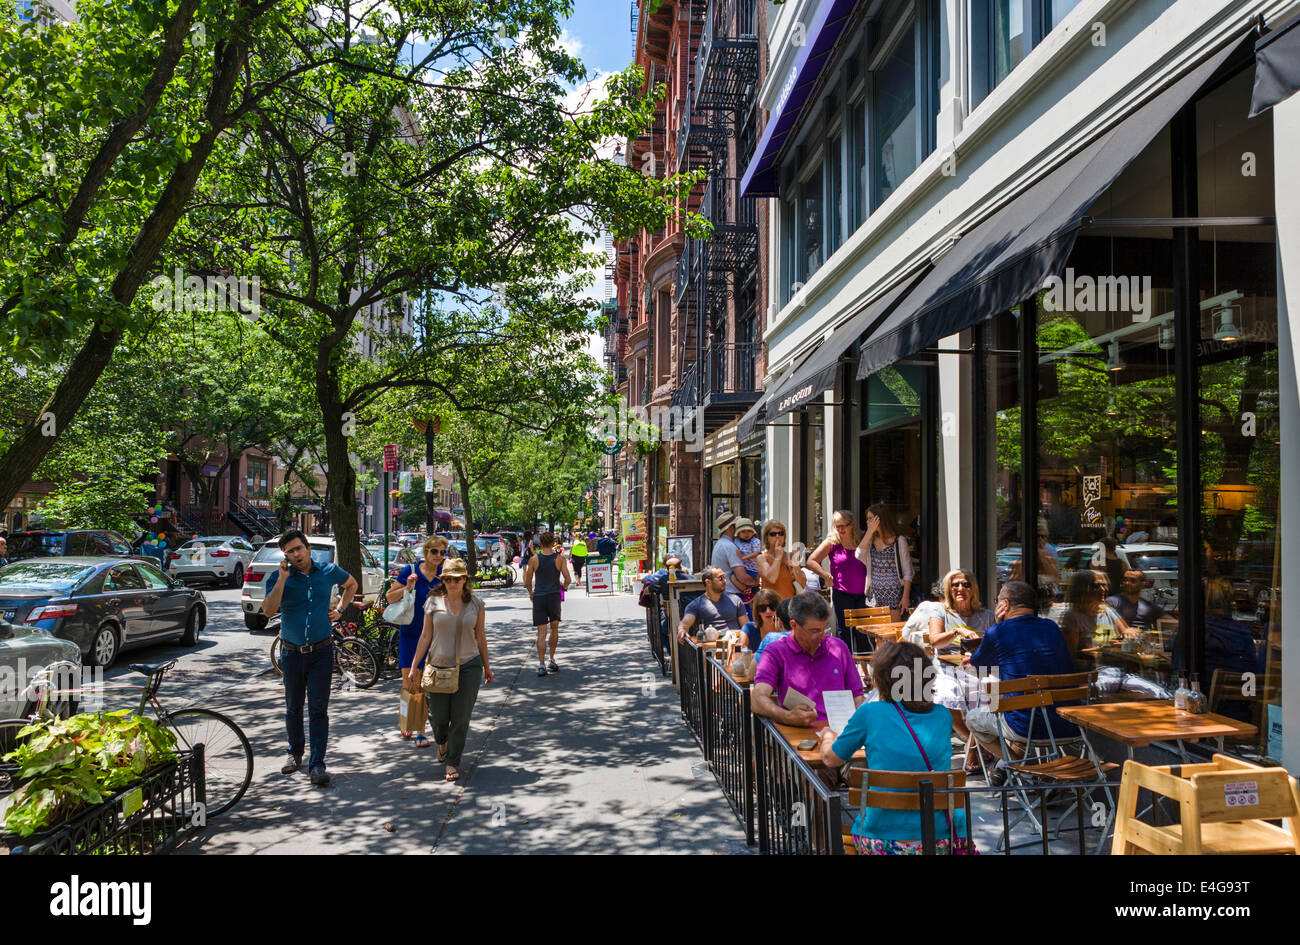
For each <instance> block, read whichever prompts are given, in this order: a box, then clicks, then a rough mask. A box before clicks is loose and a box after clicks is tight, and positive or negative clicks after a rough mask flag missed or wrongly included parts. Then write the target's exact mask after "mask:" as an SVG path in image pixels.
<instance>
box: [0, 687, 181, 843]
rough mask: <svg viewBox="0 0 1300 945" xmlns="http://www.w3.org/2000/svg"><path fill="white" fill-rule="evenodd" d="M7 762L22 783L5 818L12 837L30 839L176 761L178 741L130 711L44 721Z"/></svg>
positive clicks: (23, 735)
mask: <svg viewBox="0 0 1300 945" xmlns="http://www.w3.org/2000/svg"><path fill="white" fill-rule="evenodd" d="M18 737H19V738H20V739H22V742H21V744H19V745H18V747H17V748H15V749H14V750H13V751H11V752H9V753H8V754H7V755H5V756H4V760H5V761H11V762H16V763H17V764H18V774H17V779H18V780H19V781H20V782H25V783H23V785H22V787H20V788H19V789H18V791H17V792H16V795H15V801H14V803H13V805H12V806H11V807H10V808H9V809H8V810H7V811H6V812H5V820H4V829H5V831H6V832H7V833H13V834H17V835H18V836H20V837H28V836H31V835H32V834H34V833H39V832H41V831H44V830H48V829H50V828H51V827H54V826H56V825H57V824H59V823H61V822H63V821H64V820H66V819H68V818H69V817H71V816H72V815H73V814H75V813H77V811H79V810H81V809H82V808H83V807H85V806H86V805H88V804H98V803H100V802H101V801H103V800H104V799H105V798H106V797H109V796H110V795H112V794H113V793H114V792H115V791H117V790H118V789H120V788H123V787H126V786H127V785H128V784H131V783H132V782H134V781H138V780H139V779H140V778H141V777H142V776H143V775H144V774H145V772H147V771H149V770H150V769H152V768H155V767H157V766H158V765H160V764H163V763H164V762H168V761H174V760H175V759H176V751H175V748H176V736H175V735H173V734H172V732H171V731H169V730H168V729H166V728H163V727H162V726H161V725H159V724H158V723H157V722H156V721H154V720H153V719H149V718H144V717H143V716H139V715H135V714H133V713H132V712H131V710H129V709H123V710H121V711H118V712H96V713H83V714H81V715H74V716H72V717H70V718H67V719H41V720H39V721H36V722H33V723H32V724H30V725H27V726H25V727H24V728H22V729H21V730H20V731H19V732H18Z"/></svg>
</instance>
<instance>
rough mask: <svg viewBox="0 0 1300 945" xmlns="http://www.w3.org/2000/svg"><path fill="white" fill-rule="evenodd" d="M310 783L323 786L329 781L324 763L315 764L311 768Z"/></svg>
mask: <svg viewBox="0 0 1300 945" xmlns="http://www.w3.org/2000/svg"><path fill="white" fill-rule="evenodd" d="M311 783H312V784H314V785H316V786H317V787H325V786H326V785H327V784H329V783H330V775H329V772H328V771H326V770H325V766H324V765H315V766H313V767H312V769H311Z"/></svg>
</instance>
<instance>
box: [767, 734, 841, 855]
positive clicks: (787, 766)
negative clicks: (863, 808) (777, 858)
mask: <svg viewBox="0 0 1300 945" xmlns="http://www.w3.org/2000/svg"><path fill="white" fill-rule="evenodd" d="M753 719H754V780H755V787H756V789H757V794H758V852H760V853H803V854H818V855H827V856H834V855H839V854H842V853H844V830H843V828H844V824H843V822H842V820H843V798H841V796H840V795H839V794H838V793H837V792H835V791H833V790H832V789H831V788H830V787H828V786H827V785H826V783H825V782H824V781H823V780H822V779H821V777H820V776H819V775H818V773H817V771H815V770H814V769H813V768H812V766H811V765H809V764H808V763H807V762H806V761H804V760H803V759H802V758H800V757H799V752H798V751H796V750H795V748H794V747H793V746H792V745H791V744H790V743H789V742H788V741H786V739H785V736H783V735H782V734H781V733H780V732H779V731H777V729H776V726H775V725H773V724H772V721H771V720H770V719H765V718H760V717H758V716H754V717H753Z"/></svg>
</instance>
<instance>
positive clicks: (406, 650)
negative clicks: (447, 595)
mask: <svg viewBox="0 0 1300 945" xmlns="http://www.w3.org/2000/svg"><path fill="white" fill-rule="evenodd" d="M421 551H422V552H423V554H424V557H423V558H421V559H420V560H419V561H417V562H415V564H408V565H406V567H404V568H402V570H401V571H399V572H397V580H396V582H395V583H394V584H393V586H392V587H390V588H389V589H388V593H387V594H385V595H384V596H385V598H386V599H387V601H388V603H390V604H395V603H397V602H398V601H399V600H401V599H402V595H403V594H405V593H406V590H407V588H414V589H415V613H414V614H413V615H412V617H411V622H410V623H408V624H406V625H405V626H403V627H402V628H401V629H400V630H399V631H398V634H397V666H398V669H399V670H400V671H401V673H402V678H403V679H405V678H406V671H407V670H408V669H410V668H411V661H412V658H413V657H414V656H415V645H416V644H417V643H418V642H419V641H420V632H421V631H422V630H423V629H424V603H425V601H426V600H428V598H429V592H430V591H431V590H433V589H434V588H435V587H439V586H440V585H441V584H442V581H441V580H440V578H439V575H441V574H442V565H443V562H444V561H445V560H446V557H447V539H445V538H443V537H442V536H441V535H431V536H429V537H428V538H426V539H425V540H424V545H423V546H422V547H421ZM420 669H424V661H423V660H421V661H420ZM419 690H420V687H419V686H416V687H415V688H414V689H412V690H411V691H412V692H419ZM401 735H402V737H403V738H410V737H411V733H410V732H402V733H401ZM415 747H416V748H428V747H429V739H428V738H426V737H425V736H424V735H423V734H420V735H416V736H415Z"/></svg>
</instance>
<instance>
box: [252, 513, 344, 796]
mask: <svg viewBox="0 0 1300 945" xmlns="http://www.w3.org/2000/svg"><path fill="white" fill-rule="evenodd" d="M279 545H280V550H281V551H283V552H284V560H282V561H281V562H280V567H279V569H278V570H276V571H272V572H271V573H270V574H269V575H268V576H267V586H266V600H264V601H263V602H262V613H264V614H266V616H267V617H274V616H275V614H276V612H277V611H281V612H282V613H283V616H281V618H280V649H281V655H280V671H281V672H282V673H283V674H284V723H285V728H286V729H287V731H288V735H289V748H288V755H289V756H288V758H287V759H286V760H285V763H284V766H283V767H282V768H281V769H280V771H281V772H283V773H284V774H293V772H295V771H297V770H298V769H299V768H301V767H302V752H303V748H304V744H303V741H304V740H303V731H302V704H303V700H304V699H306V701H307V714H308V717H309V719H310V726H309V727H310V731H311V758H310V759H309V760H308V763H307V771H308V772H309V773H310V774H311V783H312V784H315V785H317V786H318V787H325V786H326V785H327V784H329V783H330V776H329V773H328V772H327V771H326V770H325V744H326V742H327V741H328V740H329V731H330V719H329V699H330V680H331V677H332V676H333V674H334V648H333V645H332V643H333V638H332V627H331V624H332V623H333V622H334V621H336V620H338V619H339V617H340V612H341V611H343V610H346V609H347V607H348V605H349V604H351V603H352V596H353V595H354V594H356V592H357V579H356V578H354V577H353V576H352V575H350V574H348V572H346V571H344V570H343V569H342V568H340V567H339V566H338V565H337V564H335V563H334V562H332V561H326V562H324V563H323V564H322V563H318V562H316V561H314V560H312V556H311V548H310V547H309V546H308V544H307V536H305V535H304V534H303V533H302V532H300V531H298V530H297V529H296V528H294V529H290V530H289V531H287V532H285V533H284V534H283V535H282V536H281V537H280V541H279ZM336 584H337V585H338V587H339V595H340V596H339V609H338V610H331V609H330V591H331V590H332V589H333V587H334V586H335V585H336Z"/></svg>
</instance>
